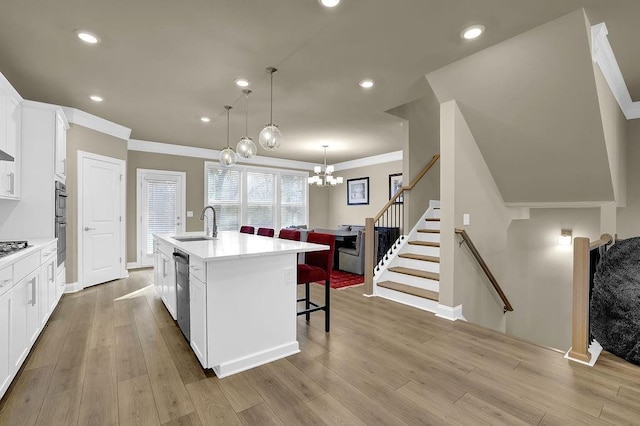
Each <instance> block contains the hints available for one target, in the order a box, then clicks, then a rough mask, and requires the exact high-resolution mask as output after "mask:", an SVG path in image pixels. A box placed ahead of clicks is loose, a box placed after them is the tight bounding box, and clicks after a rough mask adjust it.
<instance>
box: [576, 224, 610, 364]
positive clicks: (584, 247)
mask: <svg viewBox="0 0 640 426" xmlns="http://www.w3.org/2000/svg"><path fill="white" fill-rule="evenodd" d="M612 242H613V238H612V237H611V235H609V234H602V236H601V237H600V239H599V240H596V241H589V238H583V237H576V238H574V239H573V315H572V319H571V349H569V353H568V357H569V359H574V360H578V361H582V362H586V363H587V364H588V363H589V362H590V361H591V353H590V352H589V343H590V335H591V333H590V329H589V302H590V299H591V286H590V282H591V276H592V272H593V271H592V262H591V257H592V256H599V253H598V251H599V250H601V249H604V247H605V246H607V245H609V244H611V243H612ZM594 263H595V262H594ZM594 266H595V265H594Z"/></svg>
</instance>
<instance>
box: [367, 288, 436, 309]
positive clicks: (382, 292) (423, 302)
mask: <svg viewBox="0 0 640 426" xmlns="http://www.w3.org/2000/svg"><path fill="white" fill-rule="evenodd" d="M374 294H375V295H376V296H379V297H383V298H385V299H388V300H393V301H394V302H398V303H402V304H404V305H409V306H413V307H415V308H418V309H422V310H424V311H429V312H434V313H435V312H437V309H438V302H436V301H435V300H430V299H424V298H422V297H417V296H413V295H411V294H406V293H402V292H399V291H395V290H391V289H389V288H383V287H378V286H376V287H375V289H374Z"/></svg>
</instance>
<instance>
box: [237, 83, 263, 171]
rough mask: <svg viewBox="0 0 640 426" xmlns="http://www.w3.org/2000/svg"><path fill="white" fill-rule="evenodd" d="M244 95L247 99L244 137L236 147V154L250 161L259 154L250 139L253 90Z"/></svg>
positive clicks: (246, 90)
mask: <svg viewBox="0 0 640 426" xmlns="http://www.w3.org/2000/svg"><path fill="white" fill-rule="evenodd" d="M242 93H244V95H245V97H246V98H247V110H246V116H245V121H244V136H243V137H242V139H240V141H239V142H238V144H237V145H236V153H237V154H238V156H240V157H241V158H244V159H245V160H250V159H252V158H253V157H255V156H256V154H257V153H258V147H257V146H256V144H255V143H254V142H253V139H251V138H250V137H249V94H250V93H251V90H249V89H244V90H243V91H242Z"/></svg>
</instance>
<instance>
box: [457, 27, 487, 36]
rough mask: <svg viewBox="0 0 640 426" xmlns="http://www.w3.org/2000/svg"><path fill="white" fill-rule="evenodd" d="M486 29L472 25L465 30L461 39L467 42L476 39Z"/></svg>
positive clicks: (461, 34)
mask: <svg viewBox="0 0 640 426" xmlns="http://www.w3.org/2000/svg"><path fill="white" fill-rule="evenodd" d="M484 30H485V28H484V25H472V26H470V27H468V28H465V29H464V30H463V31H462V32H461V33H460V37H462V38H463V39H465V40H473V39H474V38H478V37H480V36H481V35H482V33H483V32H484Z"/></svg>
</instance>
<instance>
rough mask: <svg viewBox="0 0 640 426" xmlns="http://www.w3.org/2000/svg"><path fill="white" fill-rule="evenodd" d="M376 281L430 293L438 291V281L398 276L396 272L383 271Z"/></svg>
mask: <svg viewBox="0 0 640 426" xmlns="http://www.w3.org/2000/svg"><path fill="white" fill-rule="evenodd" d="M378 281H394V282H397V283H400V284H406V285H410V286H412V287H417V288H422V289H425V290H431V291H438V292H439V291H440V283H439V282H438V281H434V280H430V279H427V278H420V277H414V276H413V275H407V274H400V273H397V272H391V271H389V270H387V271H385V272H384V274H382V276H381V277H380V278H379V279H378Z"/></svg>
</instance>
